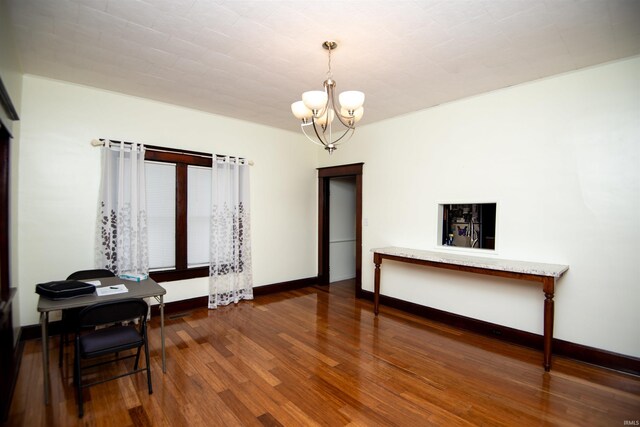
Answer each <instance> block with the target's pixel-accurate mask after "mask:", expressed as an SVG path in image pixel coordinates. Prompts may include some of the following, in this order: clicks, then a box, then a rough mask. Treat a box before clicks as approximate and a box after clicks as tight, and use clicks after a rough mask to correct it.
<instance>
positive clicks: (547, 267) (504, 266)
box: [371, 246, 569, 278]
mask: <svg viewBox="0 0 640 427" xmlns="http://www.w3.org/2000/svg"><path fill="white" fill-rule="evenodd" d="M371 252H374V253H379V254H382V255H390V256H398V257H403V258H412V259H416V260H420V261H431V262H437V263H443V264H454V265H463V266H467V267H476V268H484V269H487V270H499V271H508V272H512V273H522V274H532V275H536V276H549V277H555V278H558V277H560V276H562V275H563V274H564V272H565V271H567V270H568V269H569V266H568V265H560V264H545V263H539V262H529V261H515V260H508V259H501V258H485V257H479V256H474V255H467V254H453V253H446V252H434V251H425V250H420V249H409V248H399V247H395V246H389V247H386V248H375V249H371Z"/></svg>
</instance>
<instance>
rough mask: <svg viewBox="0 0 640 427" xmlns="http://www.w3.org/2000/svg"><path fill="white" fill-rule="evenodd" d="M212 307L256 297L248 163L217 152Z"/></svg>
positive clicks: (212, 242) (210, 290) (213, 168)
mask: <svg viewBox="0 0 640 427" xmlns="http://www.w3.org/2000/svg"><path fill="white" fill-rule="evenodd" d="M211 175H212V180H211V183H212V185H211V229H210V233H211V241H210V244H211V254H210V265H209V308H217V307H218V306H220V305H228V304H230V303H232V302H233V303H238V302H239V301H240V300H243V299H246V300H250V299H253V278H252V273H251V225H250V218H249V165H247V164H244V161H242V160H238V159H235V158H229V157H225V158H222V159H221V158H218V159H217V160H216V158H215V156H214V159H213V165H212V167H211Z"/></svg>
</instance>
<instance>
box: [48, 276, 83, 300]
mask: <svg viewBox="0 0 640 427" xmlns="http://www.w3.org/2000/svg"><path fill="white" fill-rule="evenodd" d="M95 290H96V287H95V286H93V285H91V284H89V283H84V282H79V281H77V280H57V281H53V282H47V283H39V284H37V285H36V293H37V294H38V295H40V296H42V297H44V298H47V299H52V300H58V299H67V298H74V297H80V296H82V295H89V294H92V293H93V292H94V291H95Z"/></svg>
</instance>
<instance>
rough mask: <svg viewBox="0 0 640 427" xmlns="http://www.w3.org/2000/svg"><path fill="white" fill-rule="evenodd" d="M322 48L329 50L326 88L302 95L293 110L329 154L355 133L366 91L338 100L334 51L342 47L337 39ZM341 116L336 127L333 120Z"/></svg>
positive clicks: (310, 136) (306, 131)
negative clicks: (333, 60) (332, 60)
mask: <svg viewBox="0 0 640 427" xmlns="http://www.w3.org/2000/svg"><path fill="white" fill-rule="evenodd" d="M322 47H323V48H325V49H326V50H327V51H329V67H328V68H329V70H328V71H327V79H326V80H325V81H324V83H323V86H324V90H311V91H308V92H304V93H303V94H302V101H297V102H294V103H293V104H291V112H292V113H293V115H294V116H295V117H296V118H297V119H298V120H300V121H301V124H300V128H301V129H302V133H304V135H305V136H306V137H307V138H308V139H309V140H310V141H311V142H313V143H314V144H318V145H321V146H323V147H324V149H325V150H327V151H328V152H329V154H331V153H333V152H334V151H335V150H336V149H337V148H338V145H339V144H340V143H342V142H345V141H347V140H348V139H349V138H351V136H352V135H353V132H354V131H355V129H356V127H355V124H356V123H357V122H358V121H359V120H360V119H361V118H362V115H363V114H364V108H363V107H362V105H363V104H364V93H362V92H360V91H357V90H348V91H346V92H342V93H341V94H340V95H338V99H337V100H336V96H335V89H336V82H335V80H333V76H332V75H331V51H332V50H334V49H335V48H337V47H338V44H337V43H336V42H335V41H326V42H324V43H322ZM336 101H337V102H338V103H339V105H338V103H337V102H336ZM335 119H338V122H339V124H338V123H336V127H338V129H334V128H333V125H332V124H333V122H334V120H335Z"/></svg>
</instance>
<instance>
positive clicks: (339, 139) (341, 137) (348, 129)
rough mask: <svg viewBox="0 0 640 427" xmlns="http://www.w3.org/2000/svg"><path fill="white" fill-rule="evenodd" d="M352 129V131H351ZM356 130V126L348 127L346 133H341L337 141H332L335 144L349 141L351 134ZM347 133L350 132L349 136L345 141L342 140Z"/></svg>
mask: <svg viewBox="0 0 640 427" xmlns="http://www.w3.org/2000/svg"><path fill="white" fill-rule="evenodd" d="M349 131H351V132H349ZM354 132H355V128H347V129H346V130H345V131H344V133H343V134H342V135H340V138H338V139H336V140H335V141H333V142H332V144H333V145H337V144H341V143H342V142H347V141H348V140H350V139H351V136H353V133H354ZM347 134H349V138H347V139H346V140H344V141H341V140H342V139H343V138H344V137H345V136H347Z"/></svg>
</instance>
